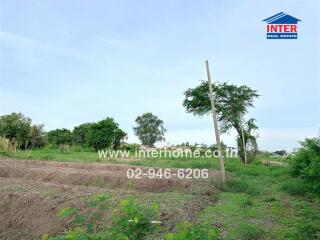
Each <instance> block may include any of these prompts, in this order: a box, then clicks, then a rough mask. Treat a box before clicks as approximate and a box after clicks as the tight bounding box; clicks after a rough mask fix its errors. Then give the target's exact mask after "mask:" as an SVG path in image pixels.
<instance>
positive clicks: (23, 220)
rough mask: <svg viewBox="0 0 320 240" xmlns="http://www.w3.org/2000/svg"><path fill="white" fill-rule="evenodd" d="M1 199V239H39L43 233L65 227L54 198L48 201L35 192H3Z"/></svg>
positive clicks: (0, 195)
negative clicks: (58, 214) (59, 216)
mask: <svg viewBox="0 0 320 240" xmlns="http://www.w3.org/2000/svg"><path fill="white" fill-rule="evenodd" d="M0 199H1V201H0V215H1V217H0V224H1V227H0V239H38V238H39V237H40V235H41V234H43V233H47V232H57V231H59V230H60V231H61V229H63V228H64V225H65V223H64V222H63V220H61V219H59V218H58V217H57V211H58V210H59V209H58V208H56V207H55V206H57V205H58V203H57V202H55V200H54V199H52V200H51V201H48V200H46V199H42V198H39V195H37V194H33V193H25V194H16V193H2V194H0ZM17 230H19V231H17Z"/></svg>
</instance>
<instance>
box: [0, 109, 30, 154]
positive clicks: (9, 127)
mask: <svg viewBox="0 0 320 240" xmlns="http://www.w3.org/2000/svg"><path fill="white" fill-rule="evenodd" d="M30 129H31V119H30V118H28V117H26V116H24V115H23V114H22V113H11V114H8V115H3V116H0V136H2V137H5V138H7V139H9V141H10V142H12V143H17V144H18V147H20V148H23V147H25V146H26V145H27V144H28V136H29V132H30Z"/></svg>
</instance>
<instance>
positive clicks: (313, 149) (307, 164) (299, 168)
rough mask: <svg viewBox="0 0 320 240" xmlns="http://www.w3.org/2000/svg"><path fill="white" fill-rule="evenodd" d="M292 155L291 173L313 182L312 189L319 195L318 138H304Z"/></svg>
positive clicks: (319, 154) (319, 163) (319, 147)
mask: <svg viewBox="0 0 320 240" xmlns="http://www.w3.org/2000/svg"><path fill="white" fill-rule="evenodd" d="M301 146H302V148H300V149H299V151H298V152H297V153H296V155H295V156H294V157H293V159H292V161H291V164H290V168H291V174H292V176H295V177H301V178H303V179H305V180H306V181H308V182H310V183H313V187H312V191H313V192H314V193H317V194H319V195H320V139H317V138H313V139H306V140H305V141H304V142H301Z"/></svg>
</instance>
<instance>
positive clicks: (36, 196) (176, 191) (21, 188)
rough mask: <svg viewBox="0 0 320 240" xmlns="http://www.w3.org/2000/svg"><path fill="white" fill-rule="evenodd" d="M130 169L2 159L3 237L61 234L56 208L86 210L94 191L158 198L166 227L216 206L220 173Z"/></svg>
mask: <svg viewBox="0 0 320 240" xmlns="http://www.w3.org/2000/svg"><path fill="white" fill-rule="evenodd" d="M128 168H135V167H134V166H129V165H124V164H102V163H101V164H100V163H88V164H87V163H86V164H85V163H65V162H54V161H36V160H17V159H0V239H39V237H40V236H41V235H42V234H45V233H50V234H58V233H62V232H63V231H65V229H68V228H69V227H70V226H69V224H70V222H68V221H67V220H62V219H60V218H59V217H57V213H58V211H59V210H60V209H61V208H64V207H70V206H71V207H77V208H80V209H84V208H85V201H86V199H87V198H88V197H90V196H91V195H92V194H95V193H109V194H111V195H112V196H113V201H114V203H116V202H117V201H119V200H120V199H122V198H124V197H126V196H129V195H134V196H137V198H139V199H140V200H142V201H143V202H146V203H147V202H152V201H159V202H160V204H161V207H162V209H163V210H162V212H161V218H162V219H161V220H162V221H163V222H164V225H166V226H167V227H170V226H171V225H174V224H175V223H176V222H178V221H180V220H181V219H187V220H190V219H191V220H192V218H194V217H195V216H196V213H197V212H198V211H199V210H200V209H202V208H203V207H205V205H204V203H207V204H208V205H210V204H213V202H212V199H213V197H212V195H214V192H213V190H212V189H211V188H209V187H208V183H209V181H210V179H212V178H216V177H218V176H219V172H218V171H211V172H209V179H206V180H203V179H202V180H194V179H192V180H186V179H178V178H177V177H173V178H170V179H160V178H155V179H150V178H147V177H145V178H142V179H128V178H127V169H128ZM139 168H142V169H143V172H146V171H147V170H148V168H145V167H139ZM172 171H173V172H174V171H176V170H174V169H173V170H172Z"/></svg>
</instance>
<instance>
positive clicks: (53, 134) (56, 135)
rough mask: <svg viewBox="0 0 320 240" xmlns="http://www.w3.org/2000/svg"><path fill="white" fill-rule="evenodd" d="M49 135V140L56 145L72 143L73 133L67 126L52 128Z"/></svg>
mask: <svg viewBox="0 0 320 240" xmlns="http://www.w3.org/2000/svg"><path fill="white" fill-rule="evenodd" d="M47 137H48V142H49V143H51V144H54V145H60V144H71V143H72V133H71V131H70V130H69V129H66V128H62V129H55V130H51V131H49V132H48V134H47Z"/></svg>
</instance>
